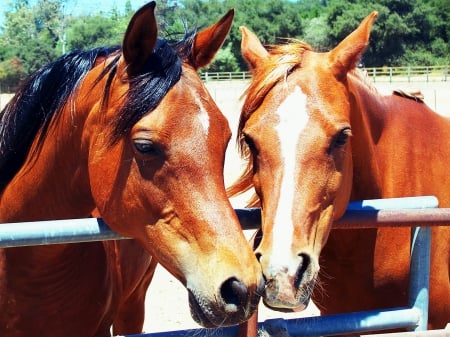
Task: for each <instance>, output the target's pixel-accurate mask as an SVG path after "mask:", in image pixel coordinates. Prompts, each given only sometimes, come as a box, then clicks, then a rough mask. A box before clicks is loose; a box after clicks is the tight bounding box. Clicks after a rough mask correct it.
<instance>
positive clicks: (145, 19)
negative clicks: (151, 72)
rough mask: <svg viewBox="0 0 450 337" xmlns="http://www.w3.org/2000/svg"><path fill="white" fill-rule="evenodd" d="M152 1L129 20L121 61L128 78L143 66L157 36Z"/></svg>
mask: <svg viewBox="0 0 450 337" xmlns="http://www.w3.org/2000/svg"><path fill="white" fill-rule="evenodd" d="M155 6H156V3H155V2H154V1H152V2H149V3H148V4H146V5H145V6H143V7H141V8H140V9H139V10H138V11H137V12H136V14H134V15H133V17H132V18H131V21H130V23H129V24H128V28H127V31H126V32H125V37H124V39H123V44H122V53H123V61H124V63H125V67H126V71H127V73H128V75H129V76H133V75H137V74H139V73H140V71H141V69H142V68H143V67H144V66H145V63H146V62H147V61H148V58H149V57H150V55H151V54H152V52H153V48H154V46H155V43H156V39H157V36H158V28H157V25H156V19H155Z"/></svg>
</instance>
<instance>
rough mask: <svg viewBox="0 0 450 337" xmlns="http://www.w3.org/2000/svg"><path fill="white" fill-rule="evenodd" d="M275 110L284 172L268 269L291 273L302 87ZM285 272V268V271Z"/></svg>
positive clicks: (305, 120) (304, 120)
mask: <svg viewBox="0 0 450 337" xmlns="http://www.w3.org/2000/svg"><path fill="white" fill-rule="evenodd" d="M276 114H277V115H278V116H279V119H280V122H279V124H278V125H277V126H276V127H275V130H276V131H277V134H278V139H279V142H280V146H281V149H280V151H281V157H282V160H283V173H282V174H283V176H282V181H281V187H280V200H279V201H278V206H277V210H276V214H275V223H274V228H273V243H272V244H273V246H272V247H273V250H272V256H271V260H270V262H269V271H270V272H271V273H276V272H277V271H281V270H280V268H284V267H287V268H288V270H289V274H293V273H295V272H296V270H297V268H298V261H295V260H293V259H292V253H291V245H292V239H293V235H294V224H293V222H292V209H293V202H294V190H295V184H296V183H295V166H296V150H297V149H296V148H297V143H298V139H299V137H300V134H301V133H302V132H303V130H304V129H305V128H306V125H307V123H308V120H309V116H308V114H307V113H306V95H305V94H304V93H303V92H302V91H301V89H300V88H299V87H296V88H295V89H294V91H293V92H292V93H291V94H290V95H289V96H288V97H286V99H285V100H284V101H283V103H282V104H281V105H280V106H279V107H278V109H277V111H276ZM285 272H286V271H285Z"/></svg>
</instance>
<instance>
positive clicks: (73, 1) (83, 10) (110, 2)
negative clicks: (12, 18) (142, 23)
mask: <svg viewBox="0 0 450 337" xmlns="http://www.w3.org/2000/svg"><path fill="white" fill-rule="evenodd" d="M149 1H150V0H130V2H131V7H132V8H133V9H134V10H137V9H138V8H139V7H141V6H142V5H144V4H145V3H147V2H149ZM11 2H12V1H11V0H0V25H3V23H4V13H5V11H7V10H9V9H10V3H11ZM30 3H31V4H33V3H36V0H31V1H30ZM65 3H66V6H65V12H66V14H67V15H81V14H83V15H87V14H95V13H98V12H109V11H111V10H112V9H113V8H117V9H118V10H119V11H120V12H123V10H124V8H125V3H126V0H66V1H65Z"/></svg>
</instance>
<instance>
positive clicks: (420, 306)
mask: <svg viewBox="0 0 450 337" xmlns="http://www.w3.org/2000/svg"><path fill="white" fill-rule="evenodd" d="M430 250H431V227H413V228H411V261H410V274H409V277H410V280H409V306H410V307H411V308H416V309H417V310H419V311H420V317H421V319H420V321H419V324H418V325H417V327H416V328H415V330H414V331H425V330H427V328H428V303H429V284H430Z"/></svg>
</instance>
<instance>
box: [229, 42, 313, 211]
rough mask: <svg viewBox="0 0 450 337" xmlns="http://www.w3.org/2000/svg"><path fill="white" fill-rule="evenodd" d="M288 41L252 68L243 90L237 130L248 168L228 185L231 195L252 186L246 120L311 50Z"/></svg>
mask: <svg viewBox="0 0 450 337" xmlns="http://www.w3.org/2000/svg"><path fill="white" fill-rule="evenodd" d="M289 42H290V43H287V44H283V45H276V46H273V47H272V48H271V49H270V55H269V57H268V58H267V59H266V60H264V62H263V63H262V64H261V65H260V66H258V68H256V69H253V71H252V82H251V83H250V85H249V87H248V88H247V90H246V91H245V93H244V96H245V101H244V104H243V106H242V112H241V116H240V119H239V125H238V132H237V142H238V147H239V152H240V154H241V157H243V158H244V159H245V160H246V161H247V167H246V169H245V171H244V173H243V174H242V176H241V177H239V178H238V180H237V181H236V182H235V183H234V184H233V185H232V186H230V187H229V189H228V193H229V195H230V196H236V195H239V194H241V193H244V192H245V191H247V190H249V189H250V188H251V187H252V179H253V158H252V155H251V153H250V150H249V147H248V146H247V144H246V142H245V138H244V135H243V129H244V126H245V124H246V122H247V120H248V119H249V118H250V116H251V115H252V114H253V113H254V112H255V110H256V109H258V107H259V106H260V105H261V104H262V102H263V101H264V99H265V97H266V95H267V94H268V93H269V91H270V90H272V88H273V87H274V86H275V85H277V84H278V83H280V82H283V81H286V79H287V77H288V76H289V74H290V73H291V72H292V71H293V70H294V69H295V68H298V67H301V63H302V60H303V54H304V52H305V51H309V50H312V48H311V46H309V45H308V44H306V43H304V42H301V41H296V40H289ZM258 202H259V201H258V197H257V196H256V195H253V196H252V198H251V199H250V200H249V202H248V204H247V206H248V207H252V206H255V205H257V204H258Z"/></svg>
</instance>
